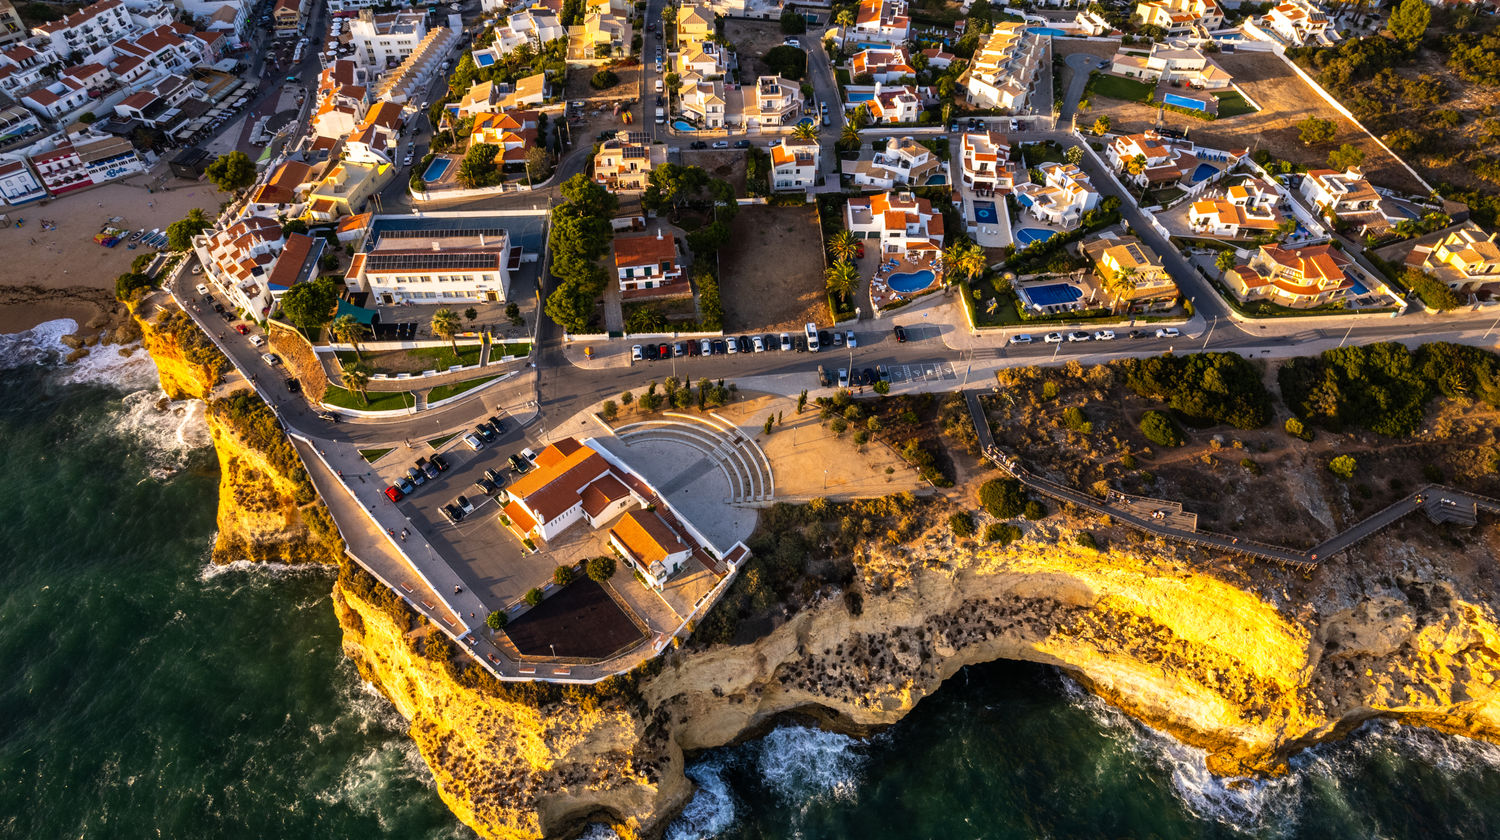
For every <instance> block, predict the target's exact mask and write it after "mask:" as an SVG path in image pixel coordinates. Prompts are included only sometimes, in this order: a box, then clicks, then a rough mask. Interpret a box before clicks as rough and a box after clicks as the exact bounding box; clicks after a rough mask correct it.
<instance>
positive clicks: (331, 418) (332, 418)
mask: <svg viewBox="0 0 1500 840" xmlns="http://www.w3.org/2000/svg"><path fill="white" fill-rule="evenodd" d="M318 419H319V420H323V421H326V422H329V423H337V422H339V416H338V415H337V414H330V413H328V412H326V411H320V412H318Z"/></svg>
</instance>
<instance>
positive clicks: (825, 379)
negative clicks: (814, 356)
mask: <svg viewBox="0 0 1500 840" xmlns="http://www.w3.org/2000/svg"><path fill="white" fill-rule="evenodd" d="M818 384H819V385H820V386H822V387H824V388H827V387H828V386H829V385H832V384H833V379H831V378H830V377H829V376H828V371H826V370H824V369H823V366H822V365H818Z"/></svg>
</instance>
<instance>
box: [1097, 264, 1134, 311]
mask: <svg viewBox="0 0 1500 840" xmlns="http://www.w3.org/2000/svg"><path fill="white" fill-rule="evenodd" d="M1135 274H1136V272H1135V266H1133V265H1132V266H1125V267H1124V268H1122V269H1120V270H1119V271H1112V272H1110V274H1109V277H1107V278H1105V281H1104V288H1105V289H1106V290H1107V291H1108V292H1109V293H1110V294H1112V295H1114V296H1115V302H1116V303H1118V302H1119V300H1120V298H1126V297H1129V296H1130V293H1131V292H1134V291H1135Z"/></svg>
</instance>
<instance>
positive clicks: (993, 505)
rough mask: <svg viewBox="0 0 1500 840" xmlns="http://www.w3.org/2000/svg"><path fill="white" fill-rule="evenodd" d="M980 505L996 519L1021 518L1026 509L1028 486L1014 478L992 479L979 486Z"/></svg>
mask: <svg viewBox="0 0 1500 840" xmlns="http://www.w3.org/2000/svg"><path fill="white" fill-rule="evenodd" d="M979 504H981V505H983V506H984V509H985V511H986V512H988V513H989V515H990V516H993V517H995V518H996V519H1010V518H1011V517H1013V516H1019V515H1020V514H1021V512H1022V511H1023V510H1025V509H1026V486H1025V485H1023V484H1022V483H1021V482H1019V481H1017V480H1016V479H1014V478H992V479H990V480H989V481H986V482H985V483H983V484H981V485H979Z"/></svg>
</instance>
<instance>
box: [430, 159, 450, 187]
mask: <svg viewBox="0 0 1500 840" xmlns="http://www.w3.org/2000/svg"><path fill="white" fill-rule="evenodd" d="M452 163H453V161H451V160H449V159H448V158H445V157H440V158H433V159H432V163H429V164H427V171H426V172H423V173H422V180H423V181H424V182H426V183H429V184H431V183H433V182H435V181H441V180H442V179H443V174H444V173H446V172H447V171H448V166H449V165H450V164H452Z"/></svg>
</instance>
